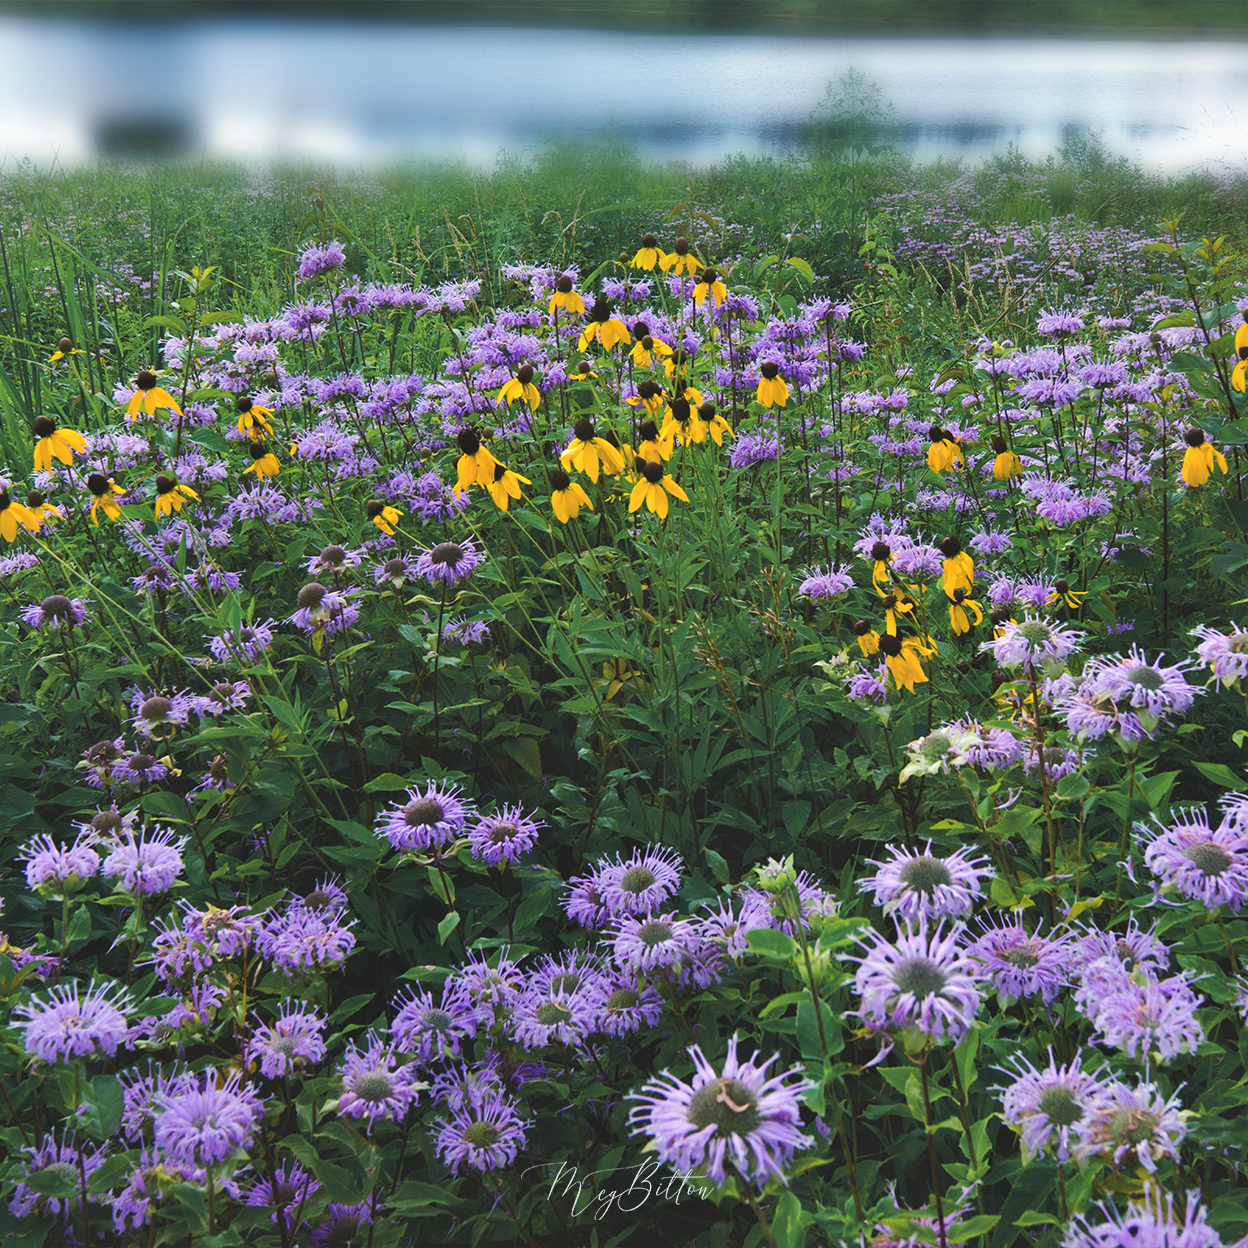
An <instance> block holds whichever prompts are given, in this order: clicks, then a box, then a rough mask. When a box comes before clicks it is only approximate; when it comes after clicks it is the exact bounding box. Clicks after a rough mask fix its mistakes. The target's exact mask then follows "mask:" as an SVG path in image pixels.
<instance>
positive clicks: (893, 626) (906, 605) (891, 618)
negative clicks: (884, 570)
mask: <svg viewBox="0 0 1248 1248" xmlns="http://www.w3.org/2000/svg"><path fill="white" fill-rule="evenodd" d="M876 588H877V591H878V589H879V587H878V586H877V587H876ZM883 597H884V601H883V602H882V603H881V604H880V605H881V606H882V607H883V608H884V620H885V627H884V631H885V632H887V633H891V634H892V635H893V636H894V637H895V636H896V635H897V616H898V615H913V614H914V609H915V607H917V606H918V605H919V600H918V599H917V598H915V597H914V596H913V595H911V594H908V593H906V591H905V590H904V589H902V588H900V587H898V588H897V589H894V590H892V591H891V592H890V593H887V594H885V595H884V596H883Z"/></svg>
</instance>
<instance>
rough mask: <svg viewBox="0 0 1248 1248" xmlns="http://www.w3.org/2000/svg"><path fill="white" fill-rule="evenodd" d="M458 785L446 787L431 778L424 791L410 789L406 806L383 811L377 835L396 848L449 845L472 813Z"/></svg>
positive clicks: (423, 847)
mask: <svg viewBox="0 0 1248 1248" xmlns="http://www.w3.org/2000/svg"><path fill="white" fill-rule="evenodd" d="M460 791H461V790H460V789H459V788H458V787H457V786H449V787H443V786H441V785H439V784H438V783H437V782H436V781H430V783H429V785H428V787H427V788H426V789H425V791H424V792H423V793H419V792H417V791H416V790H415V789H408V791H407V796H408V799H409V800H408V801H407V803H406V804H405V805H401V806H400V805H397V804H396V805H394V806H391V807H390V808H389V809H388V810H386V811H384V812H383V813H382V814H381V816H380V818H379V820H378V824H379V826H378V828H377V835H378V836H379V837H384V838H385V839H386V840H388V841H389V842H390V845H391V847H392V848H393V849H431V848H434V847H435V846H438V847H440V846H442V845H446V844H447V843H449V842H450V841H453V840H454V839H455V838H456V837H457V836H460V835H461V834H462V833H463V830H464V824H465V823H466V822H467V821H468V818H469V816H470V815H471V814H472V813H473V810H472V807H471V805H470V804H469V803H467V802H463V801H460V799H459V793H460Z"/></svg>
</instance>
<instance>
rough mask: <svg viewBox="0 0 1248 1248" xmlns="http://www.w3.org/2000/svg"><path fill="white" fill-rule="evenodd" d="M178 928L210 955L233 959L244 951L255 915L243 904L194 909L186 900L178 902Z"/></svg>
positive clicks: (255, 918)
mask: <svg viewBox="0 0 1248 1248" xmlns="http://www.w3.org/2000/svg"><path fill="white" fill-rule="evenodd" d="M182 907H183V911H184V914H183V919H182V927H183V930H184V931H185V932H186V934H187V936H188V937H189V938H190V939H191V940H192V941H194V942H195V943H196V944H199V945H202V946H203V947H204V948H205V949H207V950H208V952H209V953H210V954H211V956H213V957H217V958H235V957H239V956H241V955H242V954H244V953H245V952H246V951H247V947H248V945H249V944H250V943H251V940H252V937H253V936H254V935H255V932H256V928H257V927H258V926H259V925H260V920H259V918H258V917H257V916H256V915H254V914H252V913H251V912H250V911H249V910H248V909H247V907H246V906H230V907H229V908H228V909H227V908H225V907H223V906H214V905H211V904H209V905H208V906H207V907H206V908H205V909H203V910H196V909H195V908H194V907H193V906H191V905H190V904H188V903H187V902H183V903H182Z"/></svg>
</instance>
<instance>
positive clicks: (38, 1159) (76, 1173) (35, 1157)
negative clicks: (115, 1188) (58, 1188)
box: [9, 1135, 106, 1244]
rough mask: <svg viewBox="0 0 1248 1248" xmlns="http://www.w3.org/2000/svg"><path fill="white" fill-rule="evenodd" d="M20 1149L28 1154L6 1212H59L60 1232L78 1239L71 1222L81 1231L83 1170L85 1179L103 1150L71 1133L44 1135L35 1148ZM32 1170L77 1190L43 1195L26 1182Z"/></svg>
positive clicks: (18, 1214) (33, 1214)
mask: <svg viewBox="0 0 1248 1248" xmlns="http://www.w3.org/2000/svg"><path fill="white" fill-rule="evenodd" d="M22 1151H23V1152H24V1153H29V1154H30V1160H29V1161H28V1162H27V1163H26V1169H25V1170H24V1171H23V1172H22V1176H21V1178H19V1179H18V1180H17V1184H16V1186H15V1187H14V1189H13V1196H12V1198H11V1199H10V1201H9V1212H10V1213H11V1214H13V1216H14V1217H17V1218H29V1217H36V1216H39V1215H40V1214H53V1215H55V1214H60V1215H61V1216H62V1218H63V1220H64V1227H63V1232H64V1233H65V1234H66V1241H67V1242H70V1243H75V1244H76V1243H78V1242H79V1241H78V1240H77V1239H76V1238H74V1222H75V1220H76V1221H77V1229H78V1231H79V1232H81V1230H82V1215H83V1208H82V1195H81V1191H82V1188H81V1184H82V1183H83V1175H84V1173H85V1175H86V1180H87V1181H88V1182H89V1181H90V1178H91V1175H92V1174H94V1173H95V1172H96V1171H97V1170H98V1169H99V1168H100V1167H101V1166H102V1165H103V1164H104V1154H103V1152H102V1151H101V1150H100V1149H98V1148H94V1147H92V1146H90V1145H86V1146H84V1145H82V1144H79V1143H78V1142H77V1140H75V1139H74V1137H73V1136H72V1135H71V1136H69V1137H67V1138H65V1139H62V1140H57V1138H56V1137H55V1136H54V1135H48V1136H46V1137H45V1138H44V1141H43V1143H42V1144H41V1145H40V1146H39V1147H38V1148H25V1149H23V1150H22ZM36 1174H39V1175H46V1176H47V1177H48V1178H57V1179H61V1180H63V1181H64V1182H67V1183H71V1184H73V1186H74V1187H75V1188H76V1189H77V1194H75V1195H74V1196H72V1197H69V1198H66V1197H63V1196H45V1195H43V1194H42V1193H41V1192H39V1191H37V1190H36V1189H35V1188H33V1187H31V1186H30V1185H29V1184H28V1183H27V1182H26V1180H27V1179H29V1178H31V1177H32V1176H33V1175H36ZM87 1199H88V1200H91V1201H97V1202H98V1201H102V1200H105V1199H106V1196H105V1195H104V1194H100V1195H95V1194H89V1195H88V1197H87Z"/></svg>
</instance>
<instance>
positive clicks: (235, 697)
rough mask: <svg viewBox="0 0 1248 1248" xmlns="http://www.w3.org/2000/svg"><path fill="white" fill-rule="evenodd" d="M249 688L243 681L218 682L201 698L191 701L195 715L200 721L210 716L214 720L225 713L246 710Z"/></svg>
mask: <svg viewBox="0 0 1248 1248" xmlns="http://www.w3.org/2000/svg"><path fill="white" fill-rule="evenodd" d="M249 697H251V686H250V685H249V684H248V683H247V682H246V681H245V680H219V681H217V683H216V684H215V685H213V686H212V688H211V689H209V690H208V692H207V693H206V694H205V695H204V696H203V697H199V698H194V699H192V703H193V708H194V711H195V714H196V715H198V716H199V717H200V718H201V719H202V718H203V717H204V716H206V715H211V716H212V717H213V718H214V719H215V718H217V717H218V716H220V715H224V714H225V713H226V712H227V711H243V710H246V709H247V699H248V698H249Z"/></svg>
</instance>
